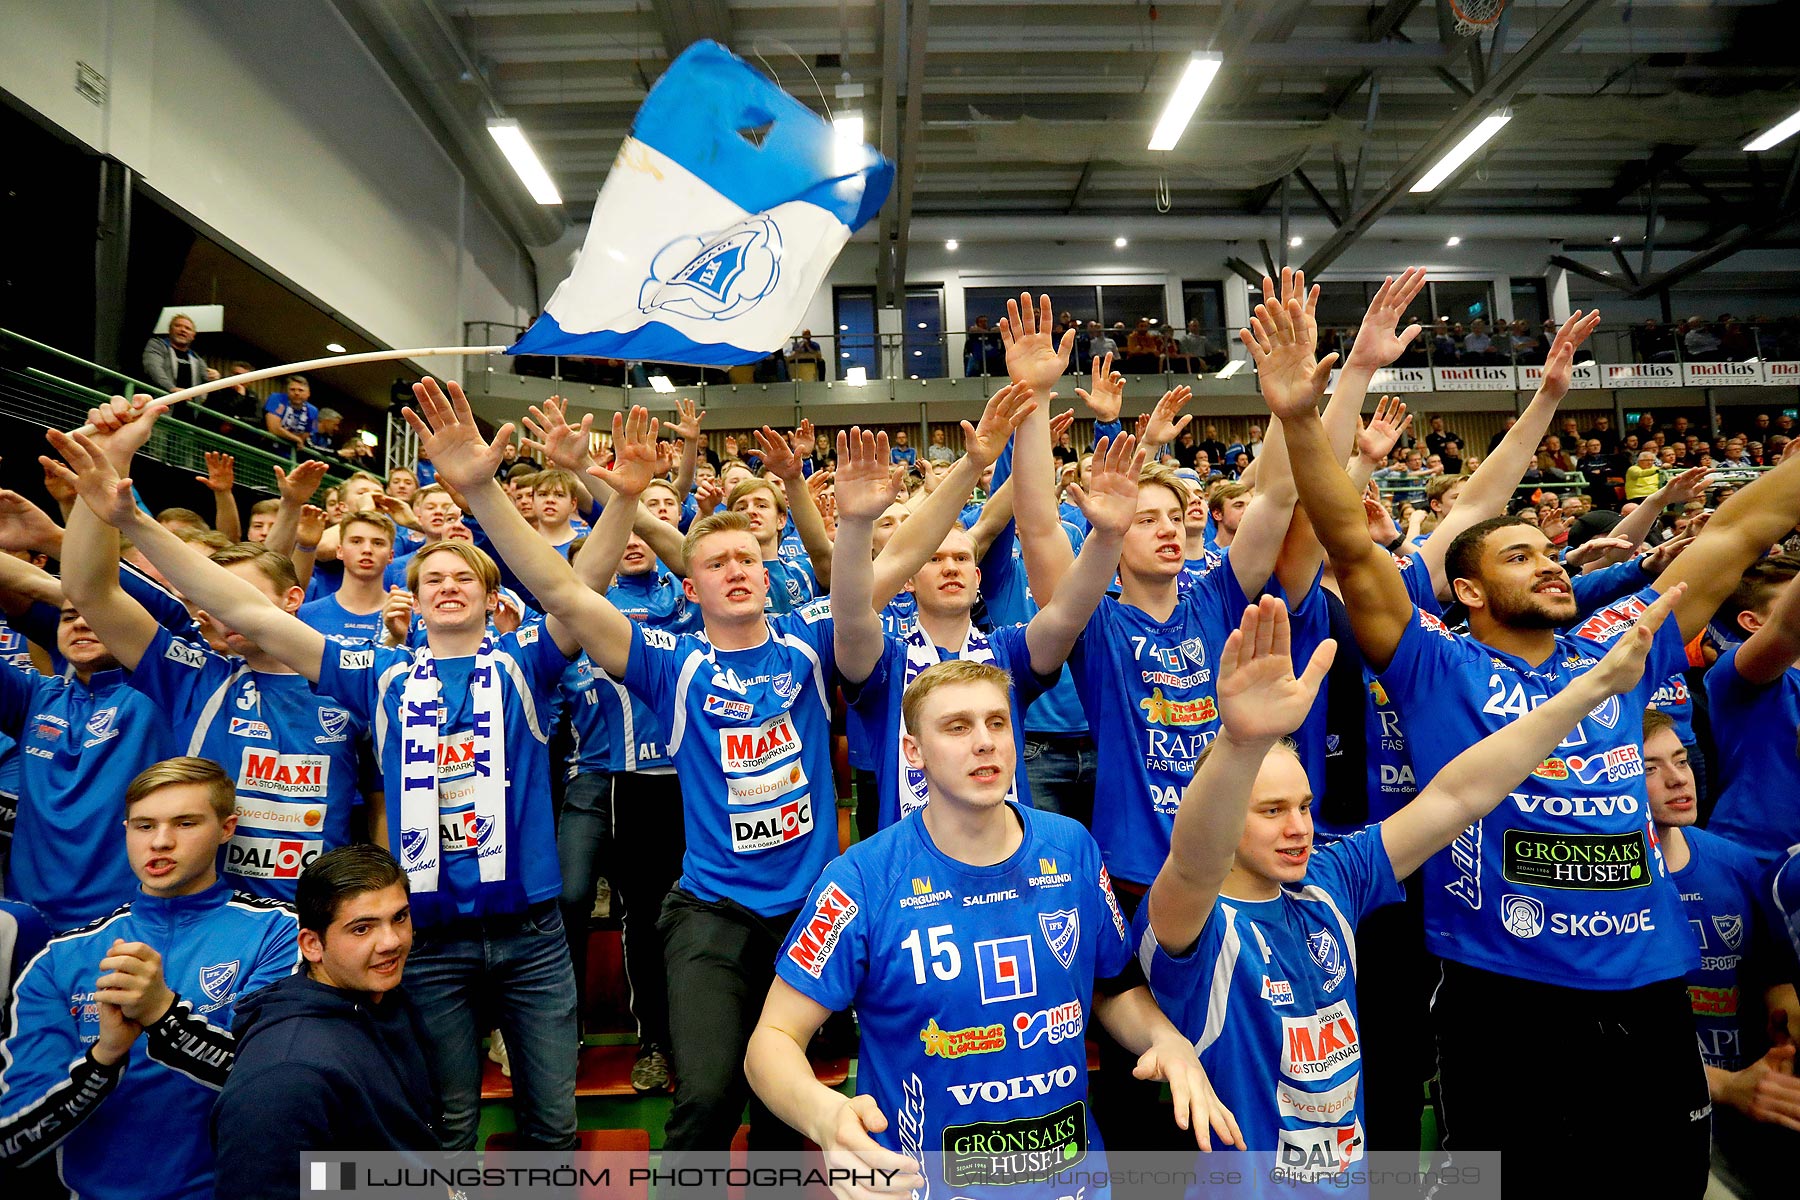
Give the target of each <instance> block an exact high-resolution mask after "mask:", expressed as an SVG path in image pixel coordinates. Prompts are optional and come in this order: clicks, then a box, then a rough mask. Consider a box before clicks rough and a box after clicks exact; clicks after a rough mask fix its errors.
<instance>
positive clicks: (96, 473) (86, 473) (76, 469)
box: [38, 429, 137, 526]
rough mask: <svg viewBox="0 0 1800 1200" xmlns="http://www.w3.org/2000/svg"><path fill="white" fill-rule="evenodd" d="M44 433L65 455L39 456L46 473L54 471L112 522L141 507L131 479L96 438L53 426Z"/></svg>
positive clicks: (120, 522) (128, 516) (117, 522)
mask: <svg viewBox="0 0 1800 1200" xmlns="http://www.w3.org/2000/svg"><path fill="white" fill-rule="evenodd" d="M44 436H45V437H47V438H48V439H49V441H50V445H51V446H52V447H54V448H55V450H56V452H57V453H58V454H60V455H62V456H63V461H62V462H57V461H56V460H55V459H53V458H46V457H40V458H39V459H38V462H39V463H40V464H41V465H42V466H43V468H44V472H45V474H46V475H48V474H51V473H54V474H55V475H56V477H57V479H58V480H59V481H61V482H62V483H63V484H64V485H65V486H66V487H68V488H70V489H71V490H72V491H74V492H75V493H76V494H78V495H79V496H80V497H81V499H82V502H83V503H84V504H86V505H87V506H88V507H89V508H91V509H93V510H94V515H95V516H98V517H99V518H100V519H101V520H102V521H105V522H106V523H107V524H108V525H113V526H120V525H123V524H124V523H125V522H126V521H128V520H130V519H131V514H132V513H134V512H136V511H137V501H136V499H134V498H133V497H132V494H131V480H130V479H129V478H126V479H121V478H119V471H118V468H117V467H115V466H114V465H113V463H112V460H111V459H110V458H108V457H107V455H106V451H105V450H103V449H101V447H100V446H99V444H98V443H96V442H95V441H94V439H92V438H90V437H89V436H88V435H87V434H85V433H82V432H81V431H80V430H76V431H75V432H74V433H63V432H61V431H60V430H56V429H51V430H48V431H47V432H46V433H45V435H44ZM64 463H66V464H67V465H66V466H65V465H64Z"/></svg>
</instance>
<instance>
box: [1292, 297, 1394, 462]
mask: <svg viewBox="0 0 1800 1200" xmlns="http://www.w3.org/2000/svg"><path fill="white" fill-rule="evenodd" d="M1424 288H1425V268H1424V267H1408V268H1407V269H1406V270H1404V271H1402V272H1401V273H1400V275H1399V277H1398V278H1396V277H1395V276H1392V275H1389V276H1388V277H1387V278H1386V279H1384V280H1382V281H1381V286H1380V287H1379V288H1377V289H1376V290H1375V298H1374V299H1373V300H1371V301H1369V310H1368V311H1367V312H1365V313H1364V314H1363V319H1362V325H1361V326H1360V327H1359V328H1358V329H1357V331H1356V341H1355V342H1354V343H1352V345H1351V347H1350V356H1349V357H1348V358H1346V359H1345V360H1344V369H1343V370H1341V371H1339V372H1338V381H1337V387H1336V388H1335V389H1333V391H1332V393H1331V405H1330V406H1328V408H1327V413H1326V428H1327V429H1328V430H1329V431H1330V432H1331V435H1332V438H1331V443H1332V445H1333V446H1337V447H1339V453H1338V458H1339V459H1340V460H1341V459H1342V458H1343V457H1344V456H1345V455H1346V454H1348V453H1349V450H1350V446H1349V441H1348V439H1349V438H1350V437H1351V436H1352V435H1353V434H1354V433H1355V430H1356V422H1355V419H1354V418H1355V415H1356V414H1358V413H1361V412H1362V406H1363V401H1364V400H1366V399H1368V396H1369V382H1370V381H1371V380H1372V379H1373V378H1374V377H1375V372H1377V371H1379V370H1381V369H1382V368H1383V367H1386V366H1391V365H1392V364H1393V363H1396V362H1398V361H1399V360H1400V356H1401V355H1402V354H1404V353H1406V348H1407V347H1408V346H1410V345H1412V342H1413V339H1414V338H1416V337H1418V336H1419V327H1418V326H1417V325H1408V326H1407V327H1406V329H1405V330H1404V331H1399V332H1397V331H1398V330H1399V328H1400V322H1401V320H1402V319H1404V318H1405V316H1406V310H1407V309H1408V308H1410V307H1411V306H1412V302H1413V301H1414V300H1415V299H1416V298H1417V297H1418V295H1419V293H1420V292H1421V291H1423V290H1424ZM1266 290H1267V289H1266V287H1265V291H1266ZM1334 417H1335V418H1336V419H1334ZM1346 418H1348V419H1347V420H1346ZM1340 421H1342V422H1343V423H1341V424H1340V423H1339V422H1340Z"/></svg>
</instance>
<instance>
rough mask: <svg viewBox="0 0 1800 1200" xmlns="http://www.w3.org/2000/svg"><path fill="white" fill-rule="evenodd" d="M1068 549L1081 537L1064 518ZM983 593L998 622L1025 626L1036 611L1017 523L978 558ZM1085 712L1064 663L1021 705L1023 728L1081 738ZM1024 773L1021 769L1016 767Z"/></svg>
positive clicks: (1077, 544)
mask: <svg viewBox="0 0 1800 1200" xmlns="http://www.w3.org/2000/svg"><path fill="white" fill-rule="evenodd" d="M1062 530H1063V533H1064V535H1065V536H1067V537H1068V539H1069V549H1071V550H1073V551H1074V552H1075V553H1076V554H1080V553H1081V547H1082V543H1083V542H1084V541H1085V539H1084V538H1083V537H1082V535H1081V532H1080V531H1079V530H1077V529H1076V528H1075V527H1074V526H1073V525H1070V524H1067V523H1064V525H1063V527H1062ZM981 596H982V599H983V600H985V601H986V602H987V611H988V616H989V617H990V618H992V619H993V621H994V623H995V624H996V625H1024V624H1027V623H1029V622H1030V621H1031V618H1033V617H1035V616H1037V614H1038V604H1037V600H1036V599H1035V598H1033V596H1032V594H1031V588H1030V586H1029V585H1028V583H1027V581H1026V578H1025V563H1024V561H1023V559H1022V558H1021V557H1020V551H1019V537H1018V527H1017V526H1015V525H1014V524H1013V523H1012V522H1011V521H1008V522H1007V523H1006V526H1005V528H1003V529H1002V530H1001V531H1000V532H999V534H998V535H996V536H995V538H994V541H993V544H992V545H990V546H989V547H988V551H987V553H986V554H985V555H983V556H982V559H981ZM1087 729H1088V725H1087V713H1086V712H1084V711H1082V707H1081V697H1080V696H1078V695H1077V694H1076V692H1075V676H1074V675H1073V674H1072V673H1070V671H1069V666H1068V664H1067V663H1064V664H1063V667H1062V670H1060V671H1059V672H1057V679H1056V686H1055V687H1053V688H1051V689H1050V690H1049V691H1047V692H1045V693H1043V694H1042V695H1041V696H1039V697H1038V698H1037V699H1036V700H1034V701H1032V702H1031V704H1030V705H1029V706H1028V707H1027V708H1026V710H1025V731H1026V732H1027V733H1038V734H1048V735H1050V736H1053V737H1079V736H1080V735H1082V734H1084V733H1086V732H1087ZM1020 761H1021V762H1022V761H1023V760H1020ZM1020 778H1024V772H1023V771H1021V772H1020Z"/></svg>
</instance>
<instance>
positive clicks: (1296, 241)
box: [1288, 235, 1306, 248]
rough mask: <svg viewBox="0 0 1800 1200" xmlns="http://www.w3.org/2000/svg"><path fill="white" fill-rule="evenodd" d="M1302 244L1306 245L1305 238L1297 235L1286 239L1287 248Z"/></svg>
mask: <svg viewBox="0 0 1800 1200" xmlns="http://www.w3.org/2000/svg"><path fill="white" fill-rule="evenodd" d="M1304 245H1306V239H1305V238H1303V237H1300V236H1298V235H1296V236H1294V237H1291V238H1289V239H1288V246H1289V248H1294V247H1299V246H1304Z"/></svg>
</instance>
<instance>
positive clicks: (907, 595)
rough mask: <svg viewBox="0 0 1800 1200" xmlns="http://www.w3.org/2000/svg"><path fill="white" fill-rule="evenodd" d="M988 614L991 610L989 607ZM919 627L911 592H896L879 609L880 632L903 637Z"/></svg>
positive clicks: (914, 599) (917, 607) (917, 609)
mask: <svg viewBox="0 0 1800 1200" xmlns="http://www.w3.org/2000/svg"><path fill="white" fill-rule="evenodd" d="M988 611H989V612H992V611H993V609H992V607H991V606H990V607H989V610H988ZM918 627H919V601H918V597H916V596H914V595H913V594H912V593H911V592H898V593H896V594H895V595H894V598H893V599H892V600H889V601H888V602H887V603H886V604H884V605H882V608H881V632H882V633H884V634H886V635H887V636H888V637H905V636H907V635H908V634H910V633H911V632H912V631H913V630H915V629H917V628H918Z"/></svg>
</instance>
